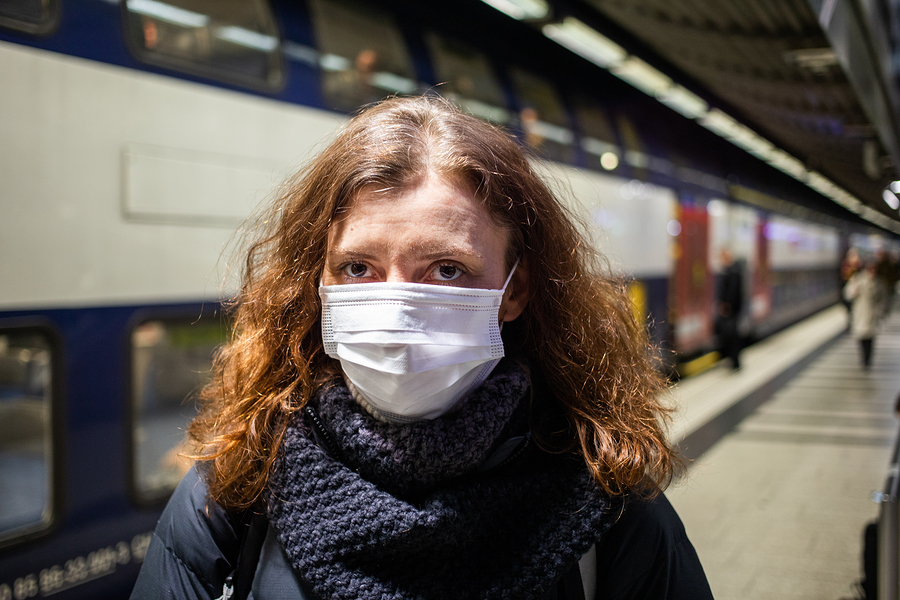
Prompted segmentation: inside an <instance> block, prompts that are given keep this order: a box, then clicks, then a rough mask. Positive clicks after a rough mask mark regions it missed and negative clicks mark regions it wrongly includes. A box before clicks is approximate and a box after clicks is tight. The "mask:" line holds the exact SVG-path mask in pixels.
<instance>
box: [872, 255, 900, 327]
mask: <svg viewBox="0 0 900 600" xmlns="http://www.w3.org/2000/svg"><path fill="white" fill-rule="evenodd" d="M875 276H876V277H878V279H879V280H880V281H881V283H882V284H883V285H884V292H885V299H884V314H885V316H886V315H887V314H888V313H889V312H890V310H891V303H892V301H893V299H894V294H895V293H896V290H897V281H898V280H900V264H898V262H897V256H896V253H894V254H890V253H888V252H887V250H885V249H883V248H879V249H878V251H876V252H875Z"/></svg>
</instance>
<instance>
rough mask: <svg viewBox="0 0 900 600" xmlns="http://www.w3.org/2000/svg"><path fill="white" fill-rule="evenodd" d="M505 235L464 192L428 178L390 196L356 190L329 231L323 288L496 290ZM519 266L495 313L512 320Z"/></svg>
mask: <svg viewBox="0 0 900 600" xmlns="http://www.w3.org/2000/svg"><path fill="white" fill-rule="evenodd" d="M507 244H508V235H507V233H506V232H505V231H503V230H502V229H500V228H498V227H497V226H496V225H495V224H494V222H493V220H492V219H491V217H490V215H489V214H488V212H487V210H486V209H485V208H484V207H483V206H482V205H481V203H480V202H479V201H478V200H477V199H475V198H474V197H473V196H472V194H470V193H469V192H468V191H467V190H466V189H465V188H463V187H460V186H457V185H454V184H452V183H450V182H448V181H446V180H443V179H440V178H438V177H435V176H429V177H428V178H427V179H425V180H424V181H423V182H422V183H421V184H420V185H419V186H417V187H415V188H413V189H410V190H406V191H403V192H401V193H399V194H396V195H388V194H378V193H375V192H373V191H371V190H368V191H363V192H362V193H361V194H360V195H359V196H358V197H357V198H356V201H355V202H353V204H352V205H351V206H350V209H349V211H347V213H346V214H345V215H344V217H343V218H342V219H341V220H339V221H337V222H335V223H334V225H332V226H331V229H330V230H329V232H328V249H327V251H326V254H325V269H324V272H323V273H322V284H323V285H341V284H345V283H372V282H408V283H426V284H433V285H451V286H454V287H468V288H480V289H500V288H502V287H503V283H504V282H505V281H506V277H507V275H509V273H508V271H507V269H506V264H505V263H506V261H505V258H506V248H507ZM526 282H527V277H525V276H524V269H523V268H522V267H521V266H520V267H519V268H518V269H517V270H516V273H515V274H514V276H513V279H512V281H510V284H509V286H508V287H507V290H506V294H505V295H504V297H503V303H502V304H501V306H500V319H501V321H512V320H513V319H515V318H516V317H518V316H519V314H521V312H522V309H523V308H524V306H525V302H526V301H527V300H526V298H527V294H526V293H525V292H526V288H525V286H526V285H527V283H526Z"/></svg>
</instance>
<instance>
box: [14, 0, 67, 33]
mask: <svg viewBox="0 0 900 600" xmlns="http://www.w3.org/2000/svg"><path fill="white" fill-rule="evenodd" d="M58 22H59V2H57V0H3V2H0V27H7V28H9V29H14V30H16V31H21V32H24V33H31V34H34V35H47V34H48V33H51V32H52V31H53V30H54V29H56V25H57V23H58Z"/></svg>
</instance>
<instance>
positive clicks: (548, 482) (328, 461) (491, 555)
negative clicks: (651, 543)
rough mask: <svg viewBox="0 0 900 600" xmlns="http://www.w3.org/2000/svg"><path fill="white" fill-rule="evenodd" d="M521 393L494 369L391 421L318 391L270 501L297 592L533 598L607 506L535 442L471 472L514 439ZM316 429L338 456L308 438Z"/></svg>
mask: <svg viewBox="0 0 900 600" xmlns="http://www.w3.org/2000/svg"><path fill="white" fill-rule="evenodd" d="M528 388H529V380H528V376H527V374H526V373H525V371H524V370H523V369H522V367H520V366H518V365H515V364H514V363H512V362H511V361H504V362H503V363H501V365H499V366H498V368H497V369H495V372H494V374H493V375H492V376H491V378H490V379H488V380H487V381H486V382H485V383H484V384H483V385H482V386H481V387H480V388H478V389H477V390H476V391H475V392H473V393H472V394H471V395H470V396H469V397H468V398H466V399H465V400H463V401H462V402H461V403H460V404H459V405H458V408H457V409H454V411H453V412H452V413H451V414H446V415H443V416H441V417H439V418H437V419H434V420H430V421H417V422H413V423H408V424H399V425H398V424H391V423H385V422H382V421H379V420H377V419H375V418H373V417H372V416H371V415H369V414H368V413H367V412H365V411H364V410H362V409H361V408H360V407H359V406H358V405H357V404H356V403H355V402H354V401H353V400H352V397H351V395H350V392H349V391H348V390H347V388H346V387H344V386H335V387H331V388H328V389H326V390H323V391H322V392H320V394H319V395H318V396H317V398H316V399H314V401H313V402H312V405H313V407H314V410H315V413H316V414H317V420H318V424H311V423H310V421H312V419H309V418H298V419H296V420H295V421H294V422H293V424H292V425H291V426H290V427H289V428H288V431H287V434H286V436H285V438H284V443H283V447H282V451H281V454H280V457H279V460H278V463H277V464H276V467H275V470H274V473H273V476H272V477H271V478H270V483H269V495H268V501H269V517H270V519H271V522H272V524H273V526H274V527H275V529H276V530H277V531H278V539H279V541H280V542H281V545H282V547H283V548H284V550H285V552H286V554H287V557H288V560H289V562H290V563H291V564H292V566H293V568H294V570H295V572H296V574H297V575H298V576H299V578H300V580H301V581H302V582H303V584H304V589H305V590H309V591H310V592H312V593H313V594H314V595H315V596H316V597H318V598H321V599H336V600H337V599H347V600H349V599H351V598H353V599H362V600H368V599H373V600H374V599H378V600H388V599H398V600H399V599H407V598H422V599H424V598H540V597H541V596H542V594H543V592H544V591H545V590H547V589H549V587H550V586H551V585H552V584H553V582H554V581H555V580H557V579H558V578H559V577H560V576H561V575H562V574H563V573H564V572H565V571H566V570H567V569H568V568H570V567H571V566H572V565H573V564H574V562H575V561H577V560H578V558H580V557H581V556H582V555H583V554H584V553H585V552H586V551H587V550H588V549H589V548H590V547H591V545H593V544H594V543H595V542H596V540H597V539H598V538H599V536H600V535H601V534H602V533H603V532H604V531H605V530H606V529H607V528H608V527H609V525H610V524H611V522H612V520H613V519H614V518H615V513H616V511H615V510H612V509H611V508H610V503H609V501H608V500H607V499H605V498H604V496H603V495H602V494H601V493H600V491H599V489H598V487H597V486H596V485H595V483H594V482H593V480H592V478H591V476H590V475H589V473H588V472H587V469H586V468H585V467H584V465H583V463H581V462H580V461H576V460H573V459H571V458H566V457H562V456H558V455H550V454H546V453H543V452H541V451H539V450H537V449H536V448H534V447H533V445H532V446H531V447H530V448H529V449H527V450H526V451H522V452H519V453H517V454H516V455H515V456H514V458H513V459H512V460H508V461H505V462H503V463H501V464H500V465H498V466H496V467H493V468H490V469H487V470H485V469H481V470H479V467H480V466H481V465H483V464H484V463H485V461H486V460H487V459H488V458H489V457H490V456H491V454H492V453H493V451H495V450H496V448H497V447H498V446H500V445H501V444H503V442H504V441H506V440H507V439H508V438H509V437H510V436H516V435H521V434H522V433H524V431H521V430H520V431H514V429H516V426H515V423H517V422H519V421H523V420H524V419H522V418H520V417H521V416H522V415H524V413H525V411H527V406H521V407H520V405H523V404H527V402H522V400H523V399H525V397H526V393H527V392H528ZM316 427H319V428H321V430H322V433H323V434H324V437H325V438H326V440H327V442H328V443H327V444H323V445H324V446H333V447H335V448H336V450H335V451H334V452H335V453H336V454H338V456H330V455H329V454H328V452H327V451H326V449H325V448H323V447H320V446H319V445H317V444H316V442H315V441H314V440H315V436H314V434H313V428H316ZM523 429H524V427H523ZM526 439H527V438H526Z"/></svg>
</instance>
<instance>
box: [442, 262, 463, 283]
mask: <svg viewBox="0 0 900 600" xmlns="http://www.w3.org/2000/svg"><path fill="white" fill-rule="evenodd" d="M435 274H436V275H437V277H436V278H437V279H438V280H440V281H453V280H454V279H456V278H457V277H459V276H460V275H462V274H463V271H462V269H460V268H459V267H457V266H456V265H440V266H439V267H438V268H437V269H435Z"/></svg>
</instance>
